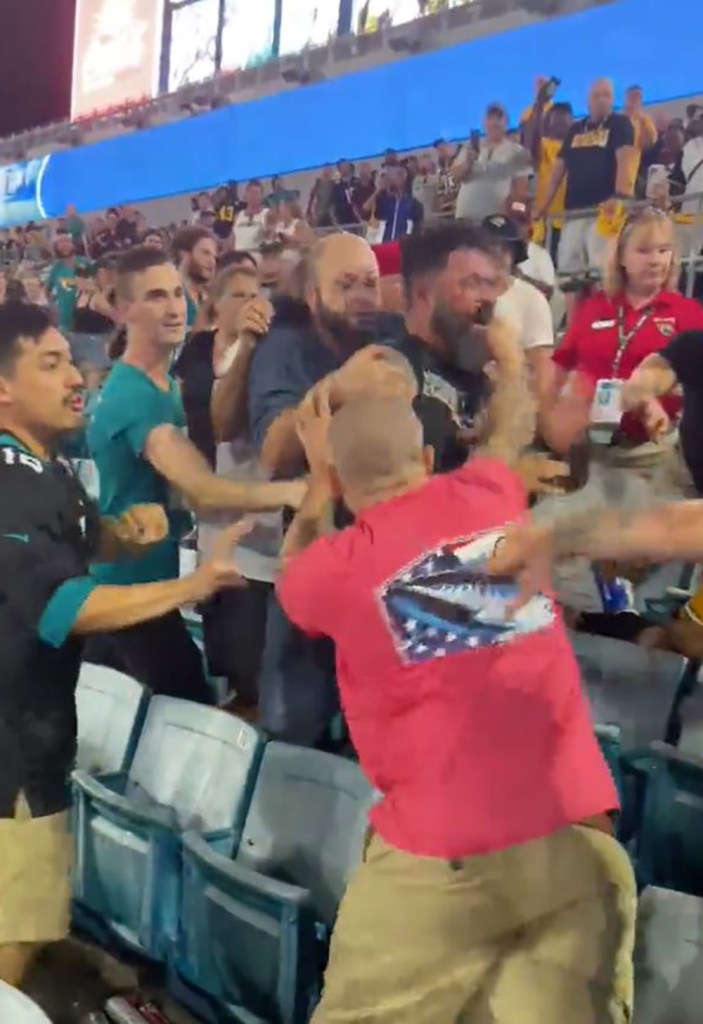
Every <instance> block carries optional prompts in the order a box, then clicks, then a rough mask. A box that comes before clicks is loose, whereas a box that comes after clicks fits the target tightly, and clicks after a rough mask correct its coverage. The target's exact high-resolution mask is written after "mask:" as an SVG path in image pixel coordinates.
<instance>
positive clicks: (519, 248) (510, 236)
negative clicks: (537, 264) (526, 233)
mask: <svg viewBox="0 0 703 1024" xmlns="http://www.w3.org/2000/svg"><path fill="white" fill-rule="evenodd" d="M481 226H482V228H483V230H484V231H485V232H486V233H487V234H488V235H490V237H491V238H492V239H493V240H494V241H495V242H496V243H497V244H498V245H499V246H500V247H501V248H504V249H511V250H512V253H513V258H514V260H515V262H516V263H524V262H525V260H526V259H527V243H526V242H525V240H524V239H523V238H522V236H521V234H520V228H519V227H518V225H517V224H516V222H515V221H514V220H511V219H510V217H505V216H503V214H502V213H496V214H494V215H493V216H492V217H486V218H485V220H484V221H483V224H482V225H481Z"/></svg>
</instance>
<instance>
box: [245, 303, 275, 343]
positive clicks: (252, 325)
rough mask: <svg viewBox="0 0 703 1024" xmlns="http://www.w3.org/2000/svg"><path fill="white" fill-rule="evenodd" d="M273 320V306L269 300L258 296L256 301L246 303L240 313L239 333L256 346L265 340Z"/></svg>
mask: <svg viewBox="0 0 703 1024" xmlns="http://www.w3.org/2000/svg"><path fill="white" fill-rule="evenodd" d="M272 320H273V306H272V305H271V303H270V302H269V300H268V299H265V298H264V297H263V296H262V295H257V297H256V298H255V299H249V301H248V302H245V303H244V305H243V306H242V308H241V309H240V311H239V317H238V323H237V331H238V334H239V336H240V337H241V338H243V339H244V340H246V341H247V342H249V344H251V345H255V344H256V342H257V341H258V340H259V338H263V336H264V335H265V334H267V333H268V330H269V328H270V326H271V321H272Z"/></svg>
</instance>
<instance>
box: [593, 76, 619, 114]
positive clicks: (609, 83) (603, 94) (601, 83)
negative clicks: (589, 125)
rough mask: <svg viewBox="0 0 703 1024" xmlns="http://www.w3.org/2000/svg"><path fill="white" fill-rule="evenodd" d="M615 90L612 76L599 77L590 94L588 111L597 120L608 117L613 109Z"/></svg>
mask: <svg viewBox="0 0 703 1024" xmlns="http://www.w3.org/2000/svg"><path fill="white" fill-rule="evenodd" d="M614 100H615V91H614V88H613V80H612V79H611V78H597V79H596V80H595V82H594V83H593V85H592V86H591V91H590V93H589V95H588V112H589V114H590V115H591V117H592V118H594V119H595V120H600V119H602V118H604V117H608V115H609V114H611V113H612V111H613V102H614Z"/></svg>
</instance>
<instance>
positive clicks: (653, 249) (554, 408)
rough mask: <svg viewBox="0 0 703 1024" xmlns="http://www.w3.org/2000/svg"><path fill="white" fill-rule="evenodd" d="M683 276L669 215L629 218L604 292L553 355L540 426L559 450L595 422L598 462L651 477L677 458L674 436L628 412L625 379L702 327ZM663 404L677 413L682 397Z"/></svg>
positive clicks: (652, 212)
mask: <svg viewBox="0 0 703 1024" xmlns="http://www.w3.org/2000/svg"><path fill="white" fill-rule="evenodd" d="M678 277H679V261H678V257H677V254H676V246H675V228H674V223H673V221H672V220H671V218H670V217H669V216H668V215H667V214H665V213H663V212H662V211H660V210H656V209H653V208H652V209H646V210H643V211H641V212H639V213H636V214H633V215H632V216H631V217H629V218H628V219H627V220H626V221H625V224H624V225H623V227H622V230H621V231H620V234H619V236H618V239H617V242H616V244H615V247H614V250H613V253H612V255H611V258H610V261H609V265H608V267H607V268H606V272H605V276H604V280H603V290H602V291H600V292H597V293H596V294H595V295H593V296H592V297H591V298H589V299H587V300H586V301H585V302H584V304H583V305H582V306H581V308H580V309H579V310H578V312H577V313H576V315H575V317H574V320H573V322H572V324H571V326H570V328H569V330H568V332H567V334H566V337H565V338H564V341H563V342H562V345H561V347H560V348H559V349H558V350H557V352H556V353H555V354H554V363H555V368H556V369H555V380H554V386H553V390H552V396H551V400H548V401H547V402H546V403H545V406H544V408H543V409H542V410H541V428H542V434H543V436H544V438H545V440H546V441H547V443H548V444H549V445H550V447H552V448H553V449H554V450H555V451H558V452H560V453H565V452H566V451H568V449H569V448H570V447H571V445H572V444H573V443H574V442H575V441H576V440H577V439H578V438H579V436H582V435H583V432H584V428H585V426H586V424H587V423H588V422H590V425H591V428H592V429H591V434H592V436H595V437H596V438H599V437H600V439H601V440H602V441H604V442H605V443H603V444H596V445H595V446H594V451H593V458H594V461H595V462H596V463H599V464H601V465H602V466H604V467H612V468H629V469H632V470H635V471H636V472H637V473H638V475H640V476H644V477H645V478H647V479H649V480H652V479H653V478H654V477H655V476H656V477H658V476H659V471H660V470H661V469H663V468H664V467H665V466H666V465H667V464H669V465H670V464H671V459H672V457H673V456H674V454H675V444H676V439H675V434H672V435H669V436H668V437H666V438H663V439H661V440H660V441H659V442H657V443H653V442H650V441H649V439H648V436H647V431H646V430H645V427H644V424H643V423H642V422H641V420H640V419H639V418H638V417H637V415H636V414H634V413H625V414H624V415H623V414H622V411H621V410H622V403H621V396H622V384H621V382H622V381H625V380H627V379H628V378H629V377H630V375H631V374H632V373H633V372H634V371H635V370H636V369H637V367H638V366H639V365H640V363H641V362H642V361H643V360H644V359H646V357H647V356H649V355H652V354H653V353H655V352H658V351H660V350H661V349H663V348H665V347H666V345H667V344H668V343H669V342H670V340H671V339H672V338H673V337H674V336H675V335H677V334H679V333H680V332H681V331H685V330H690V329H698V330H701V329H703V307H702V306H700V305H699V304H698V302H696V301H695V300H694V299H687V298H684V297H683V296H682V295H680V294H679V292H677V291H676V286H677V282H678ZM663 404H664V405H665V407H666V411H667V412H668V413H669V415H670V416H674V417H675V416H676V414H677V413H678V411H679V408H680V400H679V399H678V398H676V397H673V396H670V397H667V398H665V399H664V400H663ZM657 489H658V488H657Z"/></svg>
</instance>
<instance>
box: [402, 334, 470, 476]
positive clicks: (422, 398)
mask: <svg viewBox="0 0 703 1024" xmlns="http://www.w3.org/2000/svg"><path fill="white" fill-rule="evenodd" d="M393 347H394V348H397V350H398V351H399V352H402V354H403V355H404V356H405V357H406V359H407V360H408V361H409V363H410V365H411V366H412V368H413V370H414V371H415V376H416V377H417V379H418V384H419V387H420V394H419V395H418V397H417V398H416V399H415V412H416V413H417V415H418V418H419V419H420V422H421V423H422V426H423V430H424V440H425V444H426V445H431V446H432V448H434V453H435V471H436V472H438V473H445V472H449V471H450V470H452V469H457V468H458V467H459V466H461V465H463V463H464V462H465V461H466V456H467V448H466V445H465V444H463V443H462V442H461V441H460V440H459V436H458V435H459V430H460V428H461V427H462V426H468V425H469V424H470V423H471V422H472V421H473V419H474V417H475V416H476V414H477V413H478V412H479V410H480V409H481V407H482V406H483V404H484V403H485V401H486V398H487V397H488V394H489V390H490V388H489V381H488V378H487V377H486V376H485V375H484V374H483V373H482V372H478V373H471V372H470V371H468V370H460V369H457V368H456V367H455V366H452V365H450V364H449V363H445V362H442V360H440V359H439V358H438V357H437V355H436V354H435V353H434V352H433V351H432V350H431V349H430V348H429V347H428V346H427V345H425V344H424V343H423V342H422V340H421V339H420V338H417V337H415V336H414V335H412V334H406V335H405V337H403V338H402V339H400V340H399V341H398V343H397V344H395V345H394V346H393Z"/></svg>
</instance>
